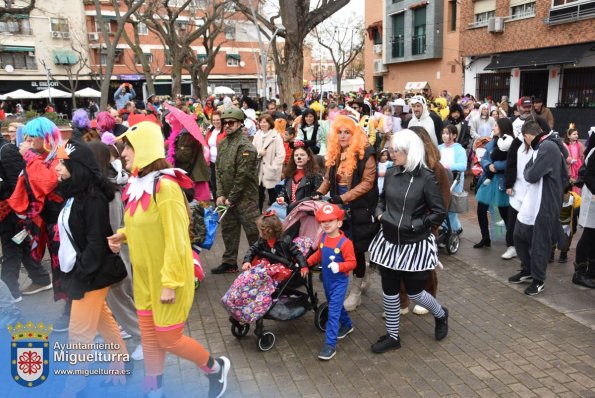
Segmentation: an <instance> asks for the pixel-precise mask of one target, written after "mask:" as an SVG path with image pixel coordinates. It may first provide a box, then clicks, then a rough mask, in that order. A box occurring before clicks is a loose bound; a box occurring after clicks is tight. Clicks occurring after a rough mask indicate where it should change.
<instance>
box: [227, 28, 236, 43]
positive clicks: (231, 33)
mask: <svg viewBox="0 0 595 398" xmlns="http://www.w3.org/2000/svg"><path fill="white" fill-rule="evenodd" d="M225 38H226V39H227V40H235V39H236V27H235V26H226V27H225Z"/></svg>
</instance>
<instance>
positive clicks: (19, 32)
mask: <svg viewBox="0 0 595 398" xmlns="http://www.w3.org/2000/svg"><path fill="white" fill-rule="evenodd" d="M0 35H26V36H32V35H33V29H31V28H19V29H4V30H0Z"/></svg>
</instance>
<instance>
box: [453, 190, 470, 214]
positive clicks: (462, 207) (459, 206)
mask: <svg viewBox="0 0 595 398" xmlns="http://www.w3.org/2000/svg"><path fill="white" fill-rule="evenodd" d="M449 211H451V212H453V213H466V212H467V211H469V193H468V192H467V191H461V192H452V193H451V194H450V209H449Z"/></svg>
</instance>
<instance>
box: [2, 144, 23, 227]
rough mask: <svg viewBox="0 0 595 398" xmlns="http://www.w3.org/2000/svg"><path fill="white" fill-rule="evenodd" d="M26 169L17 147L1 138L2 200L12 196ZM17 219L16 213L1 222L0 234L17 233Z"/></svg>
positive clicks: (11, 213)
mask: <svg viewBox="0 0 595 398" xmlns="http://www.w3.org/2000/svg"><path fill="white" fill-rule="evenodd" d="M24 168H25V161H24V160H23V157H22V156H21V154H20V153H19V150H18V149H17V147H16V146H14V145H13V144H11V143H9V142H8V141H7V140H5V139H4V138H3V137H0V178H2V181H1V182H0V200H6V199H8V198H10V195H12V193H13V191H14V189H15V187H16V185H17V180H18V179H19V175H20V174H21V171H22V170H23V169H24ZM17 221H18V220H17V217H16V215H15V214H14V212H10V214H9V215H8V216H7V217H6V218H5V219H4V220H2V222H0V233H1V234H3V233H10V234H12V233H16V229H17Z"/></svg>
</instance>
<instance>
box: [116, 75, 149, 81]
mask: <svg viewBox="0 0 595 398" xmlns="http://www.w3.org/2000/svg"><path fill="white" fill-rule="evenodd" d="M118 80H145V76H143V75H118Z"/></svg>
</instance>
